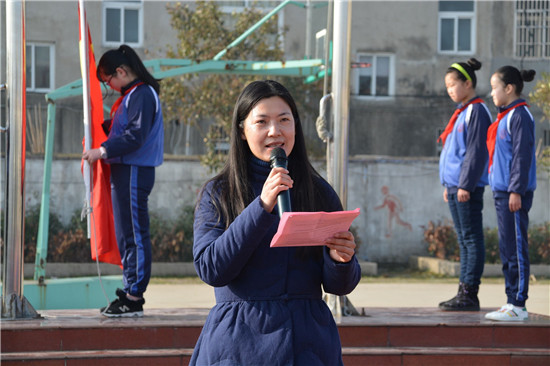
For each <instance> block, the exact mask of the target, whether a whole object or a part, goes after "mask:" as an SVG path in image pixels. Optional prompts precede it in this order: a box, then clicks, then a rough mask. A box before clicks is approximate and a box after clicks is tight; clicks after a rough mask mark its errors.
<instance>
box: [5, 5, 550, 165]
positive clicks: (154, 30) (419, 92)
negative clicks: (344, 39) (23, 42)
mask: <svg viewBox="0 0 550 366" xmlns="http://www.w3.org/2000/svg"><path fill="white" fill-rule="evenodd" d="M189 3H190V4H191V6H193V2H192V1H191V2H189ZM250 3H251V1H249V0H244V1H220V2H219V4H220V5H221V8H222V9H223V10H224V11H225V12H226V13H227V14H228V16H230V14H231V12H233V11H242V10H243V9H244V7H246V6H247V5H250ZM280 3H281V1H261V2H259V6H260V8H261V9H264V10H265V11H266V12H267V11H269V10H271V9H273V8H274V7H275V6H277V5H278V4H280ZM296 3H297V4H301V5H302V6H299V5H296V4H295V3H291V4H289V5H288V6H286V7H285V8H283V9H282V10H281V12H280V13H279V14H280V15H279V25H280V28H281V29H285V30H286V33H285V37H284V42H283V44H284V51H285V55H286V59H287V60H300V59H304V58H324V37H326V28H327V23H328V21H329V18H328V12H329V9H330V7H329V5H328V2H326V1H301V2H296ZM85 4H86V11H87V17H88V21H89V24H90V29H91V34H92V39H93V42H94V47H95V54H96V57H99V56H100V55H101V54H102V53H103V52H104V51H106V50H107V49H110V48H114V47H117V46H118V45H120V44H121V43H127V44H130V45H131V46H133V47H134V48H136V50H137V51H138V53H139V54H140V55H141V56H142V57H143V58H144V59H153V58H164V57H165V53H166V48H167V45H173V44H174V43H175V37H176V32H175V31H174V30H173V29H172V28H171V25H170V16H169V14H168V12H167V11H166V6H167V5H168V4H171V2H163V1H148V0H146V1H140V0H132V1H109V0H103V1H86V3H85ZM2 6H3V7H5V3H2ZM25 7H26V39H27V90H28V106H29V108H34V110H33V112H34V113H31V114H30V116H31V120H32V119H36V118H38V117H40V118H41V119H42V123H44V121H45V114H44V113H45V112H44V111H45V108H46V101H45V99H44V95H45V93H47V92H49V91H52V90H55V89H56V88H59V87H61V86H63V85H65V84H67V83H70V82H72V81H74V80H76V79H80V65H79V61H78V60H79V53H78V10H77V9H78V2H77V1H26V2H25ZM4 14H5V10H4ZM3 24H4V26H3V27H4V28H5V22H4V23H3ZM549 29H550V2H549V1H548V0H516V1H414V0H411V1H352V14H351V51H350V58H351V60H352V65H351V66H352V68H351V71H350V86H351V88H350V90H349V92H350V95H351V103H350V139H349V151H350V155H388V156H437V155H438V152H439V148H440V147H439V146H438V145H437V143H436V138H437V136H438V135H439V133H440V131H441V130H442V129H443V128H444V126H445V125H446V123H447V121H448V118H449V117H450V115H451V114H452V110H453V108H454V105H453V102H452V101H451V100H450V98H449V97H448V96H447V93H446V90H445V85H444V80H443V79H444V74H445V71H446V69H447V68H448V67H449V66H450V65H451V64H452V63H454V62H459V61H467V60H468V59H469V58H470V57H475V58H477V59H478V60H479V61H481V62H482V64H483V66H482V68H481V70H479V71H478V73H477V77H478V86H477V91H478V94H479V95H480V96H481V97H483V98H484V99H485V101H486V102H487V104H488V105H489V106H490V108H491V109H492V112H493V115H494V116H496V109H495V108H494V107H493V105H492V99H491V97H490V85H489V79H490V76H491V74H492V73H493V72H494V70H496V69H497V68H498V67H500V66H503V65H507V64H510V65H514V66H516V67H518V68H520V69H521V68H524V69H535V70H536V71H537V78H536V79H535V82H536V80H538V79H539V78H540V75H541V73H542V72H550V30H549ZM4 32H5V29H4ZM3 42H5V41H3ZM5 49H6V48H5V43H4V44H3V45H2V55H1V56H2V57H3V58H4V59H5V56H6V55H5ZM1 72H2V74H1V75H5V70H2V71H1ZM535 82H531V83H527V84H526V86H525V90H524V94H525V95H526V96H528V93H529V92H530V91H531V89H532V88H533V86H534V85H535ZM78 103H79V101H78V100H67V101H61V102H59V106H58V118H57V125H58V126H61V128H58V129H57V131H56V138H55V141H56V148H55V151H56V152H58V153H77V152H79V150H80V148H81V147H80V143H79V142H78V141H76V142H74V136H75V134H76V135H79V136H80V135H82V129H83V128H82V126H81V123H80V122H81V113H80V112H79V111H78ZM312 103H313V105H315V104H316V103H318V102H317V101H312ZM532 110H533V112H534V115H535V117H536V119H537V120H539V121H540V120H541V119H542V114H541V111H540V109H538V108H537V107H536V106H532ZM35 116H36V117H35ZM306 122H309V123H314V120H310V121H306ZM31 123H33V121H31ZM36 123H39V122H38V121H37V122H36ZM167 128H174V127H173V126H167ZM179 128H180V129H181V131H172V132H171V133H168V134H167V135H168V136H172V137H174V135H177V136H179V137H178V138H179V140H180V141H181V142H180V143H181V144H187V145H189V144H191V145H192V146H193V148H192V149H187V150H186V153H187V154H191V155H196V154H201V153H203V152H204V150H203V149H204V147H203V146H202V138H201V137H200V136H199V135H198V134H197V132H196V131H193V129H189V128H185V126H180V127H179ZM306 131H308V132H309V133H313V134H314V133H315V129H314V128H306ZM537 136H538V137H539V138H541V142H540V143H541V144H542V145H543V146H544V145H546V146H548V145H550V124H549V123H548V122H546V123H539V124H537ZM173 144H174V142H173V141H172V142H171V143H170V142H169V143H168V144H167V146H168V147H170V146H172V148H173ZM173 150H174V151H175V152H176V153H182V151H183V150H181V149H179V150H178V149H173ZM167 152H168V153H173V151H167Z"/></svg>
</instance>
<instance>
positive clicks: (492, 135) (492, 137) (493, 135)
mask: <svg viewBox="0 0 550 366" xmlns="http://www.w3.org/2000/svg"><path fill="white" fill-rule="evenodd" d="M522 105H526V106H527V107H529V106H528V105H527V103H526V102H521V103H518V104H516V105H515V106H513V107H510V108H508V109H507V110H505V111H502V112H500V113H499V114H497V120H496V121H495V122H493V123H491V125H490V126H489V129H488V130H487V150H488V151H489V169H490V168H491V165H493V155H494V154H495V145H496V143H497V130H498V124H499V122H500V120H501V119H502V118H504V116H505V115H507V114H508V112H510V111H511V110H512V109H514V108H517V107H521V106H522Z"/></svg>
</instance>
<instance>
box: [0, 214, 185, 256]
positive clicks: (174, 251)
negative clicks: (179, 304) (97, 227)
mask: <svg viewBox="0 0 550 366" xmlns="http://www.w3.org/2000/svg"><path fill="white" fill-rule="evenodd" d="M193 210H194V208H193V207H192V206H186V207H184V208H182V209H181V212H180V214H179V216H178V217H177V218H176V219H175V220H162V218H161V217H160V216H159V215H157V214H154V213H153V214H151V218H150V219H151V220H150V234H151V242H152V246H153V253H152V254H153V261H155V262H190V261H193ZM39 220H40V208H39V207H33V208H30V209H28V210H27V211H26V213H25V244H24V261H25V263H34V262H35V258H36V245H37V235H38V225H39ZM2 225H3V220H2ZM3 249H4V248H3V241H1V240H0V252H1V250H3ZM91 258H92V256H91V249H90V240H89V239H88V238H87V224H86V220H84V221H83V220H81V219H80V211H76V212H75V213H74V214H73V216H72V217H71V220H70V222H69V223H68V224H67V225H66V226H63V224H62V223H61V221H60V220H59V217H58V216H57V215H55V214H53V213H50V222H49V229H48V255H47V258H46V260H47V262H55V263H69V262H76V263H86V262H91V261H92V259H91Z"/></svg>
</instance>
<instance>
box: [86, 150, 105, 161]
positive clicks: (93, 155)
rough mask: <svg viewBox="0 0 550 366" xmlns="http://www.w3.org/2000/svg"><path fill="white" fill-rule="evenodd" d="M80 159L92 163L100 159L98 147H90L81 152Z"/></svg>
mask: <svg viewBox="0 0 550 366" xmlns="http://www.w3.org/2000/svg"><path fill="white" fill-rule="evenodd" d="M82 159H84V160H87V161H88V163H90V164H93V163H95V162H96V161H98V160H99V159H101V150H100V149H91V150H88V151H86V152H85V153H83V154H82Z"/></svg>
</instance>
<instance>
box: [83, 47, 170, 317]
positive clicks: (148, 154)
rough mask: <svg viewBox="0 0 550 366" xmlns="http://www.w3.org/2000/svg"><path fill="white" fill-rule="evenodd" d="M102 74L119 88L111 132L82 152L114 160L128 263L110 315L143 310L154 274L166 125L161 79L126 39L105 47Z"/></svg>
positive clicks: (117, 217)
mask: <svg viewBox="0 0 550 366" xmlns="http://www.w3.org/2000/svg"><path fill="white" fill-rule="evenodd" d="M97 78H98V79H99V80H100V81H101V82H103V83H105V84H107V85H109V86H110V87H111V89H113V90H115V91H117V92H120V97H119V98H118V99H117V101H116V102H115V103H114V104H113V106H112V108H111V113H110V117H111V119H109V120H106V121H105V123H104V124H103V125H104V129H105V130H106V132H107V133H108V138H107V140H106V141H105V142H103V143H102V144H101V147H100V148H98V149H91V150H88V151H86V152H85V153H84V154H83V159H85V160H87V161H88V162H89V163H90V164H93V163H94V162H95V161H97V160H99V159H103V160H104V161H105V162H106V163H108V164H110V168H111V169H110V170H111V187H112V200H113V216H114V222H115V231H116V237H117V244H118V248H119V251H120V257H121V259H122V267H123V284H124V288H123V289H118V290H117V291H116V295H117V296H118V298H117V299H115V300H114V301H113V302H111V303H110V304H109V306H107V307H106V308H102V309H101V313H102V314H103V315H104V316H107V317H129V316H143V304H144V303H145V300H144V298H143V293H144V292H145V290H146V289H147V285H148V283H149V279H150V276H151V240H150V235H149V211H148V207H147V201H148V198H149V194H150V193H151V190H152V189H153V185H154V182H155V167H157V166H159V165H160V164H162V162H163V153H164V126H163V118H162V109H161V104H160V100H159V91H160V85H159V81H158V80H156V79H155V78H154V77H153V76H152V75H151V74H150V73H149V71H148V70H147V69H146V68H145V66H144V65H143V62H142V61H141V59H140V58H139V56H138V55H137V54H136V52H135V51H134V50H133V49H132V48H131V47H129V46H127V45H122V46H120V47H119V48H118V49H113V50H109V51H107V52H105V53H104V54H103V56H102V57H101V59H100V60H99V64H98V67H97Z"/></svg>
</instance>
